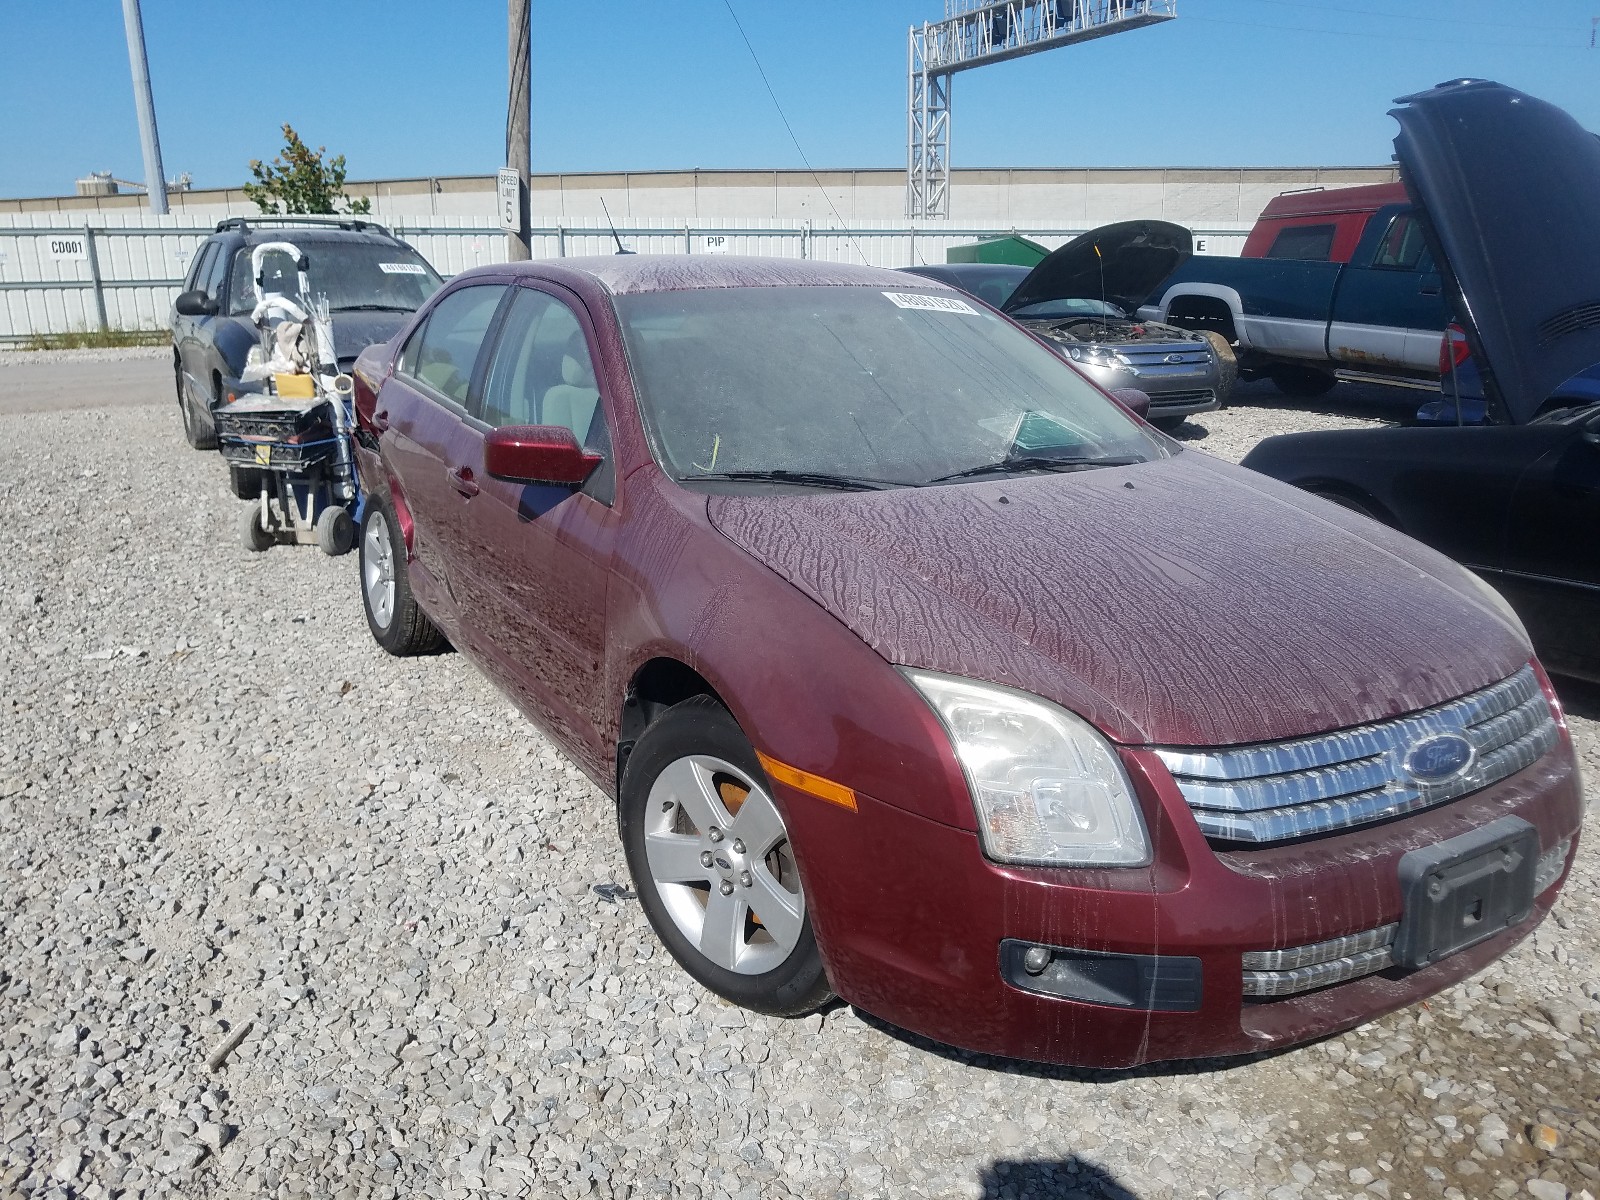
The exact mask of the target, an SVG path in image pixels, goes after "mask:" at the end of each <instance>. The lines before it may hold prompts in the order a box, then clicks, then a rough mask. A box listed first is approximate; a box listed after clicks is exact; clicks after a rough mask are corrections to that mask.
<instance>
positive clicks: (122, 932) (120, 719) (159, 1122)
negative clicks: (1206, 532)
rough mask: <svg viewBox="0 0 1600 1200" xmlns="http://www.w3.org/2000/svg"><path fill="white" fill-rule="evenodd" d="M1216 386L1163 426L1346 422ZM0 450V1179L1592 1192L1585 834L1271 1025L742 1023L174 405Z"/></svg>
mask: <svg viewBox="0 0 1600 1200" xmlns="http://www.w3.org/2000/svg"><path fill="white" fill-rule="evenodd" d="M62 369H63V370H67V369H68V368H62ZM150 370H151V371H152V372H163V371H164V370H165V367H164V366H163V365H160V364H152V365H151V368H150ZM156 381H157V377H156V376H155V375H154V374H153V375H152V387H154V386H155V382H156ZM1249 391H1250V395H1249V396H1247V397H1246V399H1247V401H1251V402H1252V403H1251V404H1247V405H1246V406H1241V407H1237V408H1235V409H1232V410H1229V411H1227V412H1224V413H1220V414H1211V415H1207V416H1205V417H1202V418H1199V419H1197V420H1195V421H1191V422H1189V423H1188V425H1187V426H1186V427H1185V429H1184V430H1183V431H1182V432H1183V434H1184V436H1186V437H1187V438H1188V439H1189V440H1191V441H1192V442H1194V443H1195V444H1197V445H1199V446H1202V447H1204V448H1206V449H1208V450H1211V449H1214V450H1216V451H1218V452H1219V453H1222V454H1224V455H1226V456H1231V457H1237V456H1238V455H1239V454H1241V453H1242V452H1243V451H1244V450H1245V449H1247V448H1248V446H1249V445H1250V444H1251V443H1252V442H1253V441H1254V440H1255V439H1256V438H1258V437H1260V436H1262V435H1263V434H1265V433H1268V432H1280V431H1285V430H1289V429H1299V428H1317V427H1327V426H1331V425H1337V424H1340V423H1342V422H1343V421H1346V420H1351V419H1359V417H1360V416H1362V415H1366V416H1370V415H1371V413H1370V411H1367V410H1366V409H1363V408H1362V406H1361V405H1360V404H1356V405H1355V409H1356V410H1357V412H1358V415H1357V417H1355V418H1351V417H1338V416H1330V415H1326V414H1321V413H1313V412H1308V411H1287V410H1268V409H1265V408H1260V407H1254V406H1253V401H1254V400H1255V399H1259V397H1257V396H1256V393H1255V390H1249ZM1341 403H1342V401H1341ZM1352 403H1353V402H1352ZM1322 407H1324V408H1329V407H1330V406H1329V405H1326V404H1324V405H1323V406H1322ZM0 441H3V443H4V444H5V445H6V446H7V447H8V453H7V454H6V456H5V459H4V463H5V465H4V467H3V469H0V561H3V562H4V564H5V566H4V569H3V574H0V864H3V874H0V1198H8V1197H16V1196H27V1197H50V1198H52V1200H66V1198H69V1197H85V1198H88V1200H99V1198H102V1197H104V1198H112V1197H118V1196H121V1197H130V1198H132V1197H141V1196H173V1197H179V1196H181V1197H213V1196H240V1197H317V1198H321V1197H380V1198H385V1200H386V1198H390V1197H412V1196H428V1197H466V1196H488V1195H495V1196H561V1197H569V1198H570V1197H577V1196H584V1195H594V1196H604V1197H633V1196H653V1195H661V1196H667V1195H672V1196H683V1197H689V1198H691V1200H693V1198H697V1197H704V1198H707V1200H710V1198H713V1197H716V1198H721V1197H738V1198H740V1200H746V1198H755V1197H761V1198H763V1200H765V1198H768V1197H779V1198H782V1197H788V1196H796V1197H807V1198H811V1197H840V1198H843V1197H870V1196H885V1197H887V1196H894V1197H905V1196H927V1197H946V1196H954V1197H978V1196H994V1197H1022V1196H1066V1197H1077V1198H1083V1197H1125V1196H1129V1195H1134V1196H1141V1197H1146V1198H1149V1200H1155V1198H1165V1197H1207V1198H1216V1197H1228V1198H1229V1200H1242V1198H1244V1197H1257V1196H1266V1197H1269V1198H1270V1200H1293V1198H1298V1197H1304V1198H1306V1200H1311V1198H1320V1197H1352V1196H1356V1197H1367V1196H1374V1195H1375V1196H1380V1197H1389V1198H1391V1200H1404V1198H1408V1197H1413V1196H1414V1197H1433V1196H1447V1197H1452V1198H1454V1200H1467V1198H1472V1200H1476V1198H1479V1197H1504V1198H1506V1200H1510V1198H1511V1197H1513V1196H1533V1197H1535V1198H1537V1200H1545V1198H1548V1197H1566V1196H1567V1195H1568V1189H1571V1194H1572V1195H1573V1196H1575V1197H1577V1196H1582V1195H1585V1194H1586V1193H1585V1192H1584V1191H1583V1189H1588V1191H1589V1192H1600V1183H1597V1182H1596V1180H1600V1129H1597V1128H1596V1124H1595V1123H1594V1122H1595V1121H1596V1120H1597V1118H1596V1115H1595V1114H1596V1112H1597V1111H1600V1055H1597V1053H1596V1051H1597V1049H1600V967H1597V966H1596V950H1597V948H1600V916H1597V915H1596V912H1595V909H1594V906H1593V905H1592V904H1591V903H1589V896H1590V895H1591V894H1592V893H1593V892H1594V890H1595V888H1596V885H1597V883H1600V879H1597V862H1600V855H1597V853H1596V851H1595V849H1594V847H1593V844H1592V843H1589V844H1585V845H1584V847H1583V849H1582V851H1581V853H1580V855H1579V859H1578V864H1577V867H1576V871H1575V875H1574V878H1573V879H1572V880H1571V881H1570V882H1569V884H1568V887H1567V891H1566V898H1565V899H1564V900H1563V901H1562V902H1561V904H1560V906H1559V907H1558V908H1557V910H1556V913H1555V916H1554V918H1553V919H1552V920H1550V921H1548V922H1546V924H1545V925H1544V927H1543V928H1542V929H1541V930H1540V931H1539V932H1538V933H1537V934H1536V935H1535V936H1534V937H1532V938H1530V939H1529V940H1528V941H1526V942H1524V943H1523V944H1522V945H1521V946H1520V947H1519V948H1518V949H1516V950H1515V951H1514V952H1513V953H1512V954H1511V955H1510V956H1509V957H1508V958H1507V959H1505V960H1504V961H1503V962H1501V963H1500V964H1497V965H1496V966H1494V967H1493V968H1491V969H1490V970H1488V971H1487V972H1485V973H1484V974H1482V975H1480V976H1478V977H1477V978H1475V979H1474V980H1472V981H1470V982H1468V983H1466V984H1463V985H1461V986H1459V987H1456V988H1455V989H1453V990H1451V991H1449V992H1447V993H1445V994H1443V995H1441V996H1439V997H1436V998H1435V999H1434V1000H1433V1001H1431V1002H1430V1003H1428V1004H1425V1005H1420V1006H1417V1007H1415V1008H1412V1009H1409V1010H1406V1011H1404V1012H1401V1013H1398V1014H1395V1015H1393V1016H1390V1017H1387V1018H1384V1019H1382V1020H1380V1021H1377V1022H1375V1023H1373V1024H1372V1025H1370V1026H1367V1027H1366V1028H1364V1029H1361V1030H1358V1031H1355V1032H1353V1033H1350V1034H1347V1035H1344V1036H1342V1037H1337V1038H1333V1039H1330V1040H1327V1041H1325V1042H1322V1043H1320V1044H1318V1045H1314V1046H1309V1047H1305V1048H1301V1049H1298V1050H1294V1051H1291V1052H1288V1053H1283V1054H1279V1055H1276V1056H1273V1057H1268V1058H1263V1059H1258V1060H1251V1061H1246V1062H1235V1063H1229V1064H1217V1063H1213V1064H1202V1065H1200V1066H1198V1067H1196V1066H1180V1067H1164V1068H1154V1069H1148V1070H1143V1071H1138V1072H1133V1073H1128V1074H1101V1073H1092V1072H1082V1071H1066V1070H1056V1069H1048V1068H1038V1067H1033V1066H1029V1065H1027V1064H1021V1063H1015V1062H1008V1061H1002V1060H994V1059H984V1058H976V1057H974V1056H970V1055H966V1054H962V1053H960V1052H957V1051H954V1050H951V1049H948V1048H943V1047H938V1046H934V1045H930V1044H927V1043H924V1042H922V1041H920V1040H919V1039H916V1038H913V1037H911V1036H909V1035H906V1034H902V1033H900V1032H899V1031H896V1030H894V1029H892V1028H889V1027H887V1026H885V1025H883V1024H882V1023H881V1022H878V1021H876V1020H874V1019H872V1018H870V1017H868V1016H866V1015H865V1014H861V1013H858V1012H856V1011H854V1010H852V1009H850V1008H849V1007H845V1006H842V1005H841V1006H836V1007H834V1008H832V1009H831V1010H830V1011H828V1012H826V1013H824V1014H822V1015H818V1016H812V1017H808V1018H805V1019H803V1020H798V1021H781V1020H771V1019H767V1018H763V1017H757V1016H752V1015H749V1014H746V1013H744V1012H741V1011H740V1010H737V1009H734V1008H730V1007H728V1006H726V1005H724V1004H722V1003H721V1002H720V1001H717V1000H715V999H713V998H711V997H709V996H707V995H706V994H704V993H702V992H700V991H699V990H697V989H696V988H695V987H694V986H693V985H692V984H691V983H690V981H689V979H688V977H687V976H686V975H684V974H683V973H682V972H681V971H679V970H678V969H677V968H676V967H674V965H673V964H672V963H671V962H670V961H669V960H668V959H667V957H666V955H665V954H664V953H663V952H662V951H660V950H659V949H658V948H657V946H656V943H655V941H654V939H653V937H652V936H651V934H650V932H649V930H648V927H647V926H646V923H645V921H644V918H643V916H642V914H641V912H640V910H639V907H638V905H637V904H635V903H629V902H628V901H626V900H623V901H621V902H615V901H608V900H607V899H605V898H603V897H602V896H601V895H599V894H597V893H596V891H595V890H594V885H596V884H601V883H605V882H609V881H623V880H625V879H626V872H625V868H624V863H623V856H622V852H621V849H620V847H619V845H618V843H617V840H616V837H615V833H614V824H613V819H612V816H611V813H610V811H609V805H608V803H607V801H606V800H605V799H604V798H603V797H602V796H600V795H599V794H598V793H597V792H596V791H595V790H594V789H593V788H592V787H591V786H590V785H589V784H588V783H587V782H586V781H585V780H584V779H583V778H582V777H580V775H579V774H578V772H577V771H576V770H574V769H572V768H570V767H568V766H567V765H566V764H565V763H564V762H563V761H562V759H561V758H560V757H559V756H558V755H557V754H556V753H555V752H554V751H553V750H552V749H551V747H550V746H549V745H548V744H547V743H546V742H545V741H544V740H543V739H542V738H541V737H540V736H539V735H538V734H537V733H536V732H534V731H533V730H532V729H531V728H530V727H529V726H528V725H527V724H526V723H525V722H524V721H523V720H522V719H521V718H520V717H519V716H517V715H516V714H515V713H513V712H512V711H511V710H510V709H509V708H508V706H507V704H506V703H505V702H504V701H503V700H502V699H500V698H499V697H498V695H497V694H496V693H495V692H494V691H493V690H492V689H491V688H490V687H489V685H488V684H487V683H485V682H484V681H483V680H482V679H481V678H480V677H479V676H478V675H477V674H476V673H475V672H474V671H473V670H472V669H471V667H470V666H469V665H468V664H467V663H466V661H465V660H464V659H462V658H461V657H460V656H458V655H451V654H446V655H441V656H438V657H433V658H426V659H421V660H411V661H399V660H395V659H391V658H388V657H386V656H385V655H384V654H382V653H381V652H380V651H379V650H378V649H377V648H376V647H375V646H374V645H373V643H372V640H371V638H370V637H369V636H368V634H367V631H366V629H365V626H364V623H363V619H362V615H361V607H360V602H359V600H358V595H357V575H356V569H355V559H354V557H353V556H352V557H347V558H343V559H338V560H333V559H328V558H325V557H323V556H322V555H320V554H318V553H316V552H315V551H314V550H310V549H302V550H295V549H287V548H278V549H274V550H273V551H271V552H270V553H267V554H264V555H251V554H248V553H246V552H245V551H244V550H243V549H242V548H241V547H240V545H239V544H238V541H237V538H236V537H235V534H234V524H235V522H234V516H235V511H236V502H235V501H232V500H230V499H228V497H227V495H226V492H225V476H224V471H223V464H222V462H221V460H220V459H219V458H218V457H217V456H216V455H214V454H212V455H201V454H196V453H193V452H191V451H189V450H188V449H187V448H186V447H185V446H184V444H183V439H182V435H181V432H180V429H179V425H178V414H177V412H176V411H175V410H174V406H173V405H171V404H170V403H162V404H160V405H159V406H157V405H154V404H152V405H149V406H146V407H140V408H116V409H79V410H73V411H53V412H32V413H27V412H18V411H14V410H8V409H6V408H5V407H4V406H0ZM1570 699H1571V703H1572V711H1573V722H1572V723H1573V727H1574V731H1575V734H1576V737H1577V739H1578V742H1579V746H1580V749H1581V752H1582V755H1583V759H1584V763H1585V770H1586V773H1587V775H1588V777H1589V778H1590V779H1595V778H1600V690H1595V689H1580V688H1577V687H1574V688H1573V689H1572V692H1571V696H1570Z"/></svg>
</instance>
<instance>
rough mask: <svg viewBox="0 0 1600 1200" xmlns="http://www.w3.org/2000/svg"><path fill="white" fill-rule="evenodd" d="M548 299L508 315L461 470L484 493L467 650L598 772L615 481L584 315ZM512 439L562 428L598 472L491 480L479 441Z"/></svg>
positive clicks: (520, 305) (518, 297) (477, 517)
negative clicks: (506, 430)
mask: <svg viewBox="0 0 1600 1200" xmlns="http://www.w3.org/2000/svg"><path fill="white" fill-rule="evenodd" d="M549 286H550V290H549V291H545V290H542V289H541V288H538V287H532V286H523V287H519V288H518V289H516V293H515V295H514V297H513V298H512V300H511V302H510V304H509V305H508V306H507V309H506V314H505V318H504V321H503V322H502V324H501V327H500V331H499V335H498V340H497V342H496V345H495V349H494V352H493V354H492V356H491V358H490V361H489V366H488V369H487V371H486V373H485V380H484V386H483V392H482V396H481V399H480V400H479V402H478V404H477V408H476V415H477V421H476V426H477V431H478V432H477V436H476V437H475V438H474V439H473V444H472V446H471V448H470V457H468V458H467V459H465V460H464V461H463V463H462V466H463V468H465V469H470V470H471V471H472V473H473V476H474V478H475V479H476V481H477V483H478V486H479V492H478V495H477V496H476V498H475V499H473V500H472V501H471V502H470V516H471V520H470V532H469V539H470V543H471V548H470V551H469V553H468V556H467V558H468V562H469V563H470V566H469V567H468V568H467V570H468V571H470V575H471V583H470V586H471V592H472V600H471V607H472V612H471V614H470V623H471V625H472V626H473V629H472V630H471V631H470V632H469V634H468V637H469V638H470V639H472V642H473V648H474V651H475V652H476V654H477V655H478V656H479V657H480V661H482V662H483V665H484V668H485V670H486V671H487V672H488V673H489V674H490V675H491V676H492V677H493V678H494V679H495V680H496V681H497V682H498V683H499V684H500V685H501V686H502V687H503V688H504V689H505V690H506V691H507V692H508V693H509V694H511V695H512V696H514V697H515V698H516V699H517V701H518V703H519V704H520V705H521V706H522V707H523V708H524V709H525V710H526V711H527V712H528V713H529V715H530V716H532V717H533V718H534V719H535V720H537V721H538V722H539V723H540V724H542V725H544V726H545V728H547V729H548V730H550V732H551V733H553V734H554V735H555V736H556V737H557V738H558V739H559V740H561V741H562V742H564V743H566V744H567V746H568V747H569V748H570V749H572V750H573V751H574V752H576V753H577V754H579V755H580V757H582V758H584V759H586V760H588V761H589V762H590V763H591V764H592V765H596V766H599V765H601V764H603V763H604V762H605V761H606V759H607V754H606V750H605V747H604V745H603V739H602V736H601V730H602V728H603V727H604V724H605V713H606V698H605V697H604V695H603V682H602V681H603V664H604V646H605V630H606V595H607V582H608V578H609V571H610V564H611V556H612V551H613V548H614V545H615V541H616V527H617V514H616V509H615V507H614V505H615V483H616V481H615V477H614V472H613V464H612V461H611V454H610V436H609V430H610V426H609V424H608V419H607V414H606V402H605V400H604V398H603V396H602V391H603V387H602V384H601V383H600V382H598V381H597V380H596V376H595V370H594V362H595V358H594V355H593V330H592V328H591V326H590V322H589V318H588V314H587V311H586V310H585V309H584V308H583V305H582V303H581V302H580V301H579V300H578V299H577V298H576V297H575V296H572V295H571V294H570V293H566V292H564V291H561V290H559V289H558V288H556V287H555V286H554V285H549ZM508 425H562V426H564V427H566V428H567V429H570V430H571V431H572V433H573V435H574V436H575V437H576V438H577V440H578V442H579V443H580V444H581V445H583V446H585V448H587V449H589V450H591V451H593V452H595V453H598V454H600V455H601V456H602V458H603V462H602V465H601V466H600V467H599V468H598V469H597V470H596V471H595V472H594V474H593V475H591V476H590V477H589V479H588V480H587V481H586V482H585V483H584V485H583V486H582V487H581V488H577V489H573V488H570V487H556V486H543V485H538V484H523V483H513V482H509V481H507V480H503V479H494V478H491V477H489V476H488V475H487V474H486V473H485V472H484V470H483V436H484V435H485V434H487V432H488V431H489V430H490V429H493V428H496V427H500V426H508ZM462 449H463V450H464V451H465V450H466V449H467V447H466V443H465V442H463V443H462Z"/></svg>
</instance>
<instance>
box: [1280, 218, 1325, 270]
mask: <svg viewBox="0 0 1600 1200" xmlns="http://www.w3.org/2000/svg"><path fill="white" fill-rule="evenodd" d="M1335 229H1336V226H1333V225H1291V226H1289V228H1287V229H1280V230H1279V231H1278V236H1277V237H1276V238H1274V239H1273V240H1272V248H1271V249H1270V250H1268V251H1267V257H1268V258H1292V259H1296V260H1298V261H1300V262H1327V261H1328V258H1329V257H1330V256H1331V255H1332V253H1333V234H1334V230H1335Z"/></svg>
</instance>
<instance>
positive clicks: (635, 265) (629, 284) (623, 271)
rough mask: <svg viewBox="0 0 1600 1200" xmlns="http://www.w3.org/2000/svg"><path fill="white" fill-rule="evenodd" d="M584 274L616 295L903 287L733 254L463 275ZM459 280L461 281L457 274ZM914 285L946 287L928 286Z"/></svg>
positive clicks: (894, 277) (837, 270)
mask: <svg viewBox="0 0 1600 1200" xmlns="http://www.w3.org/2000/svg"><path fill="white" fill-rule="evenodd" d="M568 272H575V273H580V274H582V275H585V276H587V277H588V278H589V279H591V280H593V281H594V282H595V283H598V284H599V285H600V286H601V287H602V288H604V289H605V290H606V291H608V292H610V293H611V294H612V295H614V296H627V295H636V294H638V293H641V292H679V291H689V290H694V289H701V288H746V287H875V288H905V287H907V286H908V281H907V280H906V277H905V275H904V274H903V273H902V272H899V271H890V270H886V269H884V268H882V267H858V266H854V265H851V264H849V263H834V262H818V261H816V260H814V259H802V258H755V257H745V256H742V255H734V254H610V255H595V256H592V257H584V258H558V259H545V260H541V261H538V262H526V263H509V264H503V265H500V266H496V267H480V268H477V269H475V270H474V271H472V272H464V273H463V274H479V273H482V274H498V275H505V274H508V273H509V274H512V275H527V276H535V277H542V278H548V279H554V280H556V281H557V282H560V281H561V276H562V275H563V274H565V273H568ZM458 278H460V277H459V276H458ZM910 286H915V287H928V286H933V287H942V286H943V285H941V284H938V283H936V282H933V281H930V282H929V283H919V284H912V285H910Z"/></svg>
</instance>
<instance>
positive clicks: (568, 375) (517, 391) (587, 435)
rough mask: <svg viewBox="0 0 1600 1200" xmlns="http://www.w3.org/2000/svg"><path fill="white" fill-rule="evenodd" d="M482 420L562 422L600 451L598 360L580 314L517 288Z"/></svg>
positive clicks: (486, 389) (602, 421) (601, 425)
mask: <svg viewBox="0 0 1600 1200" xmlns="http://www.w3.org/2000/svg"><path fill="white" fill-rule="evenodd" d="M481 416H482V419H483V420H484V422H485V423H487V424H489V425H497V426H498V425H561V426H564V427H565V428H567V429H570V430H572V435H573V436H574V437H576V438H577V439H578V441H579V443H580V444H582V445H584V446H586V447H588V448H589V449H591V450H592V449H596V448H597V445H596V439H598V438H601V437H603V436H604V426H605V418H604V417H603V416H602V415H601V408H600V388H599V385H598V384H597V383H596V382H595V373H594V361H593V360H592V359H591V358H590V357H589V345H588V343H587V342H586V341H585V340H584V336H583V327H582V326H581V325H579V324H578V318H577V315H576V314H575V313H574V312H573V311H572V310H571V309H570V308H568V307H567V306H566V305H565V304H563V303H562V302H561V301H559V300H557V299H556V298H555V297H553V296H550V295H547V294H546V293H544V292H540V291H536V290H534V289H532V288H520V289H518V292H517V296H516V299H514V300H513V301H512V306H511V310H510V312H509V313H508V315H507V317H506V324H505V330H504V332H503V333H502V334H501V335H500V341H499V345H498V346H497V347H496V349H495V356H494V361H493V362H492V363H491V364H490V366H489V381H488V383H487V385H486V386H485V387H484V392H483V411H482V414H481Z"/></svg>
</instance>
